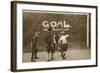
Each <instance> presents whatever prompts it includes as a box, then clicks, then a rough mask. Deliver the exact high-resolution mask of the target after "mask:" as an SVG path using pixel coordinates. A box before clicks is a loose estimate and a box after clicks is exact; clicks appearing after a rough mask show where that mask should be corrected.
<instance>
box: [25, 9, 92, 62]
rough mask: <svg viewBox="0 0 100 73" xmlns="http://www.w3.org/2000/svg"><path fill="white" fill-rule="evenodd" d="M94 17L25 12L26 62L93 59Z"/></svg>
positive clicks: (67, 13) (68, 13)
mask: <svg viewBox="0 0 100 73" xmlns="http://www.w3.org/2000/svg"><path fill="white" fill-rule="evenodd" d="M90 26H91V23H90V14H89V13H72V12H65V13H63V12H48V11H47V12H45V11H31V10H23V62H39V61H61V60H85V59H90V58H91V47H90V45H91V44H90V43H91V39H90V34H91V31H90Z"/></svg>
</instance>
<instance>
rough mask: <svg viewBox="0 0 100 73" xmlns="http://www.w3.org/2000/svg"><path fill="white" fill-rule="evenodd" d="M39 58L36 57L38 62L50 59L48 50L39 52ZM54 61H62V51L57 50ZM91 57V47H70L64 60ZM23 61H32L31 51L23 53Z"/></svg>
mask: <svg viewBox="0 0 100 73" xmlns="http://www.w3.org/2000/svg"><path fill="white" fill-rule="evenodd" d="M37 55H38V57H39V59H36V62H42V61H47V60H48V54H47V52H46V51H40V52H38V54H37ZM54 58H55V59H54V60H53V61H61V60H63V59H62V57H61V52H60V51H56V52H55V54H54ZM90 58H91V50H90V49H69V50H68V51H67V52H66V59H64V60H86V59H90ZM23 62H31V53H23Z"/></svg>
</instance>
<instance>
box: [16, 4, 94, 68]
mask: <svg viewBox="0 0 100 73" xmlns="http://www.w3.org/2000/svg"><path fill="white" fill-rule="evenodd" d="M23 9H28V10H47V11H55V10H56V11H60V12H61V11H62V12H76V13H77V12H80V13H81V12H82V13H83V12H84V13H91V59H90V60H73V61H56V62H35V63H23V62H22V44H23V42H22V39H23V38H22V37H23V35H22V30H23V29H22V27H23V25H22V24H23V20H22V10H23ZM95 13H96V10H95V8H81V7H67V6H66V7H63V6H61V7H60V6H49V5H45V6H44V5H34V4H33V5H31V4H17V15H16V16H17V69H32V68H33V69H35V68H51V67H63V66H66V67H68V66H83V65H95V63H96V62H95V61H96V60H95V58H96V54H95V53H96V45H95V43H96V36H95V34H96V24H95V23H96V14H95Z"/></svg>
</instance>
